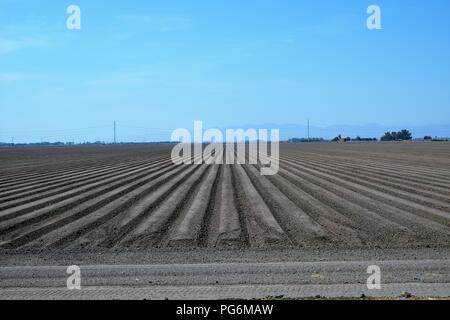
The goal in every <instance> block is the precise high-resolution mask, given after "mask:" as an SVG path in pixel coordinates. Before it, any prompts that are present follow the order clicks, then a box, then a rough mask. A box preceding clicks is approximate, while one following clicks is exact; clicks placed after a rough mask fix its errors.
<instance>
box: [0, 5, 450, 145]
mask: <svg viewBox="0 0 450 320" xmlns="http://www.w3.org/2000/svg"><path fill="white" fill-rule="evenodd" d="M119 2H120V3H119ZM70 4H76V5H79V6H80V8H81V30H73V31H70V30H68V29H67V28H66V19H67V18H68V16H69V15H68V14H66V9H67V7H68V6H69V5H70ZM370 4H377V5H379V6H380V7H381V10H382V11H381V12H382V30H375V31H369V30H368V29H367V28H366V19H367V17H368V15H367V13H366V9H367V7H368V6H369V5H370ZM449 57H450V1H448V0H433V1H425V0H408V1H398V0H395V1H392V0H390V1H378V0H376V1H363V0H345V1H331V0H328V1H322V0H319V1H299V0H292V1H275V0H273V1H264V0H249V1H237V0H236V1H234V0H226V1H225V0H213V1H212V0H201V1H200V0H189V1H188V0H177V1H173V0H162V1H155V0H150V1H141V0H127V1H99V0H73V1H54V0H41V1H31V0H29V1H23V0H0V141H9V139H10V137H11V136H15V139H16V141H30V140H34V141H39V140H40V139H41V138H42V139H45V140H72V139H74V140H76V141H80V140H83V139H100V140H110V139H111V130H112V122H113V121H114V120H117V122H118V128H119V133H120V135H121V137H122V139H127V138H129V139H135V140H138V141H139V140H142V139H144V138H145V137H147V138H148V137H149V136H152V137H154V136H155V134H156V133H158V132H166V131H158V130H159V129H173V128H178V127H188V128H191V127H192V124H193V121H194V120H203V121H204V123H205V125H206V126H208V127H226V126H232V125H233V126H236V125H245V124H249V123H252V124H258V123H261V124H263V123H268V122H270V123H293V124H298V123H302V124H303V123H305V122H306V119H310V120H311V122H312V123H314V125H316V126H327V125H333V124H351V125H353V124H366V123H381V124H411V125H419V124H437V123H449V122H450V91H449V88H450V58H449ZM141 137H142V138H141Z"/></svg>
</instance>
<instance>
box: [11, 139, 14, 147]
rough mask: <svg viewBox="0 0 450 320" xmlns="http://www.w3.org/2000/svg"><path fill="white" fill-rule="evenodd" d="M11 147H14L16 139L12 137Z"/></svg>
mask: <svg viewBox="0 0 450 320" xmlns="http://www.w3.org/2000/svg"><path fill="white" fill-rule="evenodd" d="M11 145H12V146H14V137H11Z"/></svg>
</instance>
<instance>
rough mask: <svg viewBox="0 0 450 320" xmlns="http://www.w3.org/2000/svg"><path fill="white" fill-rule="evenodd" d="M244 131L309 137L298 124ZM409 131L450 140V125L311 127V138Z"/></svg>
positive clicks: (270, 124)
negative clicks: (277, 130) (265, 131)
mask: <svg viewBox="0 0 450 320" xmlns="http://www.w3.org/2000/svg"><path fill="white" fill-rule="evenodd" d="M242 128H243V129H248V128H255V129H256V128H257V129H276V128H278V129H280V139H281V140H287V139H290V138H306V137H307V136H308V129H307V125H298V124H276V123H265V124H262V125H245V126H243V127H242ZM402 129H408V130H409V131H410V132H411V133H412V135H413V138H423V137H424V136H432V137H433V138H434V137H438V138H450V124H441V125H420V126H417V125H392V126H389V125H381V124H367V125H362V126H356V125H333V126H328V127H317V126H312V125H311V126H310V129H309V131H310V137H311V138H313V137H317V138H324V139H333V138H334V137H336V136H338V135H339V134H340V135H342V137H347V136H348V137H351V138H355V137H357V136H360V137H361V138H380V137H381V136H383V135H384V133H385V132H387V131H399V130H402Z"/></svg>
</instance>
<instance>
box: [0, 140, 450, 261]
mask: <svg viewBox="0 0 450 320" xmlns="http://www.w3.org/2000/svg"><path fill="white" fill-rule="evenodd" d="M171 148H172V145H123V146H119V145H118V146H83V147H82V146H76V147H58V148H19V147H17V148H4V149H1V150H0V249H1V250H3V251H5V250H6V251H8V250H14V251H18V252H38V251H41V250H46V249H50V250H55V249H67V250H87V251H92V252H95V251H96V250H109V249H115V250H121V249H122V248H127V249H133V250H153V249H155V248H172V247H176V248H188V247H189V248H204V247H206V248H219V249H220V248H232V249H233V248H236V249H242V248H269V247H270V248H277V247H282V248H287V247H289V248H322V247H324V248H325V247H327V248H332V247H336V248H416V247H430V246H431V247H448V246H449V244H450V144H449V143H446V142H442V143H440V142H429V143H425V142H423V143H422V142H395V143H379V142H373V143H347V144H344V143H342V144H339V143H336V144H335V143H317V144H316V143H311V144H307V143H303V144H281V146H280V154H281V160H280V170H279V172H278V174H277V175H274V176H261V175H260V173H259V168H258V165H174V164H173V163H172V161H171V159H170V150H171Z"/></svg>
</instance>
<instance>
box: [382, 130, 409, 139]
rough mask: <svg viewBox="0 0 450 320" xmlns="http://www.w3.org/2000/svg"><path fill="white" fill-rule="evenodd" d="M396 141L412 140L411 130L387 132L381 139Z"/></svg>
mask: <svg viewBox="0 0 450 320" xmlns="http://www.w3.org/2000/svg"><path fill="white" fill-rule="evenodd" d="M396 140H412V134H411V132H409V130H406V129H403V130H400V131H398V132H395V131H392V132H386V133H385V134H384V136H382V137H381V141H396Z"/></svg>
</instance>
